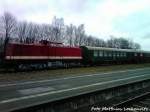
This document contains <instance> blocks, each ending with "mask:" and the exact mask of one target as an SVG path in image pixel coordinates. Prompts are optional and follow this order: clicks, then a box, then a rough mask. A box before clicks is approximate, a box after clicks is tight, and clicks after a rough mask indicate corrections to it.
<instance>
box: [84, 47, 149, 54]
mask: <svg viewBox="0 0 150 112" xmlns="http://www.w3.org/2000/svg"><path fill="white" fill-rule="evenodd" d="M85 47H86V48H87V49H88V50H106V51H120V52H137V53H150V51H143V50H136V49H118V48H107V47H91V46H85Z"/></svg>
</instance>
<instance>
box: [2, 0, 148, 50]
mask: <svg viewBox="0 0 150 112" xmlns="http://www.w3.org/2000/svg"><path fill="white" fill-rule="evenodd" d="M4 11H9V12H11V13H12V14H14V15H15V16H16V17H17V19H18V20H27V21H29V22H36V23H51V21H52V18H53V17H54V16H57V17H63V18H64V20H65V24H70V23H72V24H74V25H79V24H85V29H86V33H87V34H91V35H94V36H97V37H99V38H103V39H105V40H106V39H108V38H109V36H110V35H114V36H117V37H120V36H121V37H125V38H130V39H132V40H134V41H135V42H138V43H140V44H141V46H142V49H144V50H150V36H149V35H150V12H149V11H150V0H0V15H2V14H3V12H4Z"/></svg>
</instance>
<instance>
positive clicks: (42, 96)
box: [0, 68, 150, 112]
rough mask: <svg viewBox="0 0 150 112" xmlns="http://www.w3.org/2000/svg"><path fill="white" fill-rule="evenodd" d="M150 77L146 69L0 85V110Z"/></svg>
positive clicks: (12, 108) (62, 97)
mask: <svg viewBox="0 0 150 112" xmlns="http://www.w3.org/2000/svg"><path fill="white" fill-rule="evenodd" d="M145 79H150V68H141V69H133V70H123V71H116V72H108V73H101V74H91V75H84V76H72V77H64V78H58V79H50V80H48V79H47V80H40V81H29V82H19V83H10V84H1V85H0V111H1V112H7V111H11V110H14V109H19V108H23V107H28V106H30V105H37V104H41V103H46V102H51V101H55V100H59V99H64V98H68V97H72V96H77V95H80V94H85V93H89V92H94V91H98V90H103V89H107V88H112V87H116V86H119V85H124V84H128V83H133V82H137V81H142V80H145Z"/></svg>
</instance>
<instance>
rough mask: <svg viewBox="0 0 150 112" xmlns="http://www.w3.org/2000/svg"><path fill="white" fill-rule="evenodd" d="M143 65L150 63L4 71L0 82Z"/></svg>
mask: <svg viewBox="0 0 150 112" xmlns="http://www.w3.org/2000/svg"><path fill="white" fill-rule="evenodd" d="M144 67H150V63H147V64H128V65H105V66H94V67H81V68H69V69H56V70H43V71H32V72H18V73H5V74H0V82H10V81H29V80H43V79H53V78H59V77H65V76H76V75H87V74H95V73H104V72H111V71H118V70H126V69H135V68H144Z"/></svg>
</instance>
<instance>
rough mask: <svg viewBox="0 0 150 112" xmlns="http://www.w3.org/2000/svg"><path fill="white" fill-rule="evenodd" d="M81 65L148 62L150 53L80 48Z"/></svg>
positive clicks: (88, 47) (131, 50)
mask: <svg viewBox="0 0 150 112" xmlns="http://www.w3.org/2000/svg"><path fill="white" fill-rule="evenodd" d="M81 48H82V57H83V63H84V64H88V65H94V64H104V63H105V64H106V63H139V62H146V61H148V60H149V58H150V55H148V54H149V53H150V52H146V51H141V50H133V49H117V48H105V47H90V46H81Z"/></svg>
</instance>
